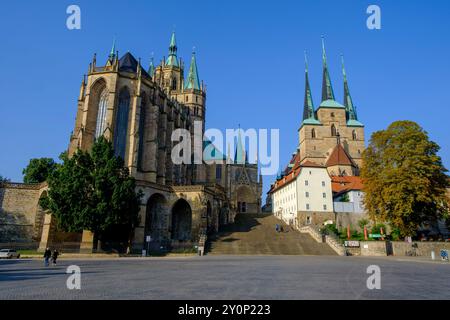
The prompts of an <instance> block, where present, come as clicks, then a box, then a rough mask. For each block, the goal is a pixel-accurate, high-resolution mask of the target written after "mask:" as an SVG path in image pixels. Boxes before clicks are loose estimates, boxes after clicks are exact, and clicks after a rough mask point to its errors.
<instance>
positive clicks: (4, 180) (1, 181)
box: [0, 175, 10, 185]
mask: <svg viewBox="0 0 450 320" xmlns="http://www.w3.org/2000/svg"><path fill="white" fill-rule="evenodd" d="M5 182H10V180H9V179H8V178H5V177H3V176H2V175H0V185H1V184H2V183H5Z"/></svg>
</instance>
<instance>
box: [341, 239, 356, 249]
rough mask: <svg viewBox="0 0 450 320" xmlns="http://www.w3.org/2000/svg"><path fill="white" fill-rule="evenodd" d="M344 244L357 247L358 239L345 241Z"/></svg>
mask: <svg viewBox="0 0 450 320" xmlns="http://www.w3.org/2000/svg"><path fill="white" fill-rule="evenodd" d="M344 246H345V247H350V248H359V241H350V240H349V241H345V242H344Z"/></svg>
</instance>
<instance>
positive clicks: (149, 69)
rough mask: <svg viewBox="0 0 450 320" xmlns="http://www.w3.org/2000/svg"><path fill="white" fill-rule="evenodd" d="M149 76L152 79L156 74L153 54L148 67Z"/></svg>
mask: <svg viewBox="0 0 450 320" xmlns="http://www.w3.org/2000/svg"><path fill="white" fill-rule="evenodd" d="M148 74H149V75H150V77H153V75H154V74H155V65H154V64H153V53H152V58H151V59H150V66H149V67H148Z"/></svg>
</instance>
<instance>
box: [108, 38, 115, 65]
mask: <svg viewBox="0 0 450 320" xmlns="http://www.w3.org/2000/svg"><path fill="white" fill-rule="evenodd" d="M115 58H116V38H115V37H114V39H113V44H112V47H111V51H110V52H109V55H108V61H109V62H110V63H111V64H112V63H113V62H114V59H115Z"/></svg>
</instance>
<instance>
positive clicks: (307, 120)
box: [302, 118, 322, 125]
mask: <svg viewBox="0 0 450 320" xmlns="http://www.w3.org/2000/svg"><path fill="white" fill-rule="evenodd" d="M304 124H312V125H322V123H320V121H319V120H317V119H314V118H308V119H304V120H303V121H302V125H304Z"/></svg>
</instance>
